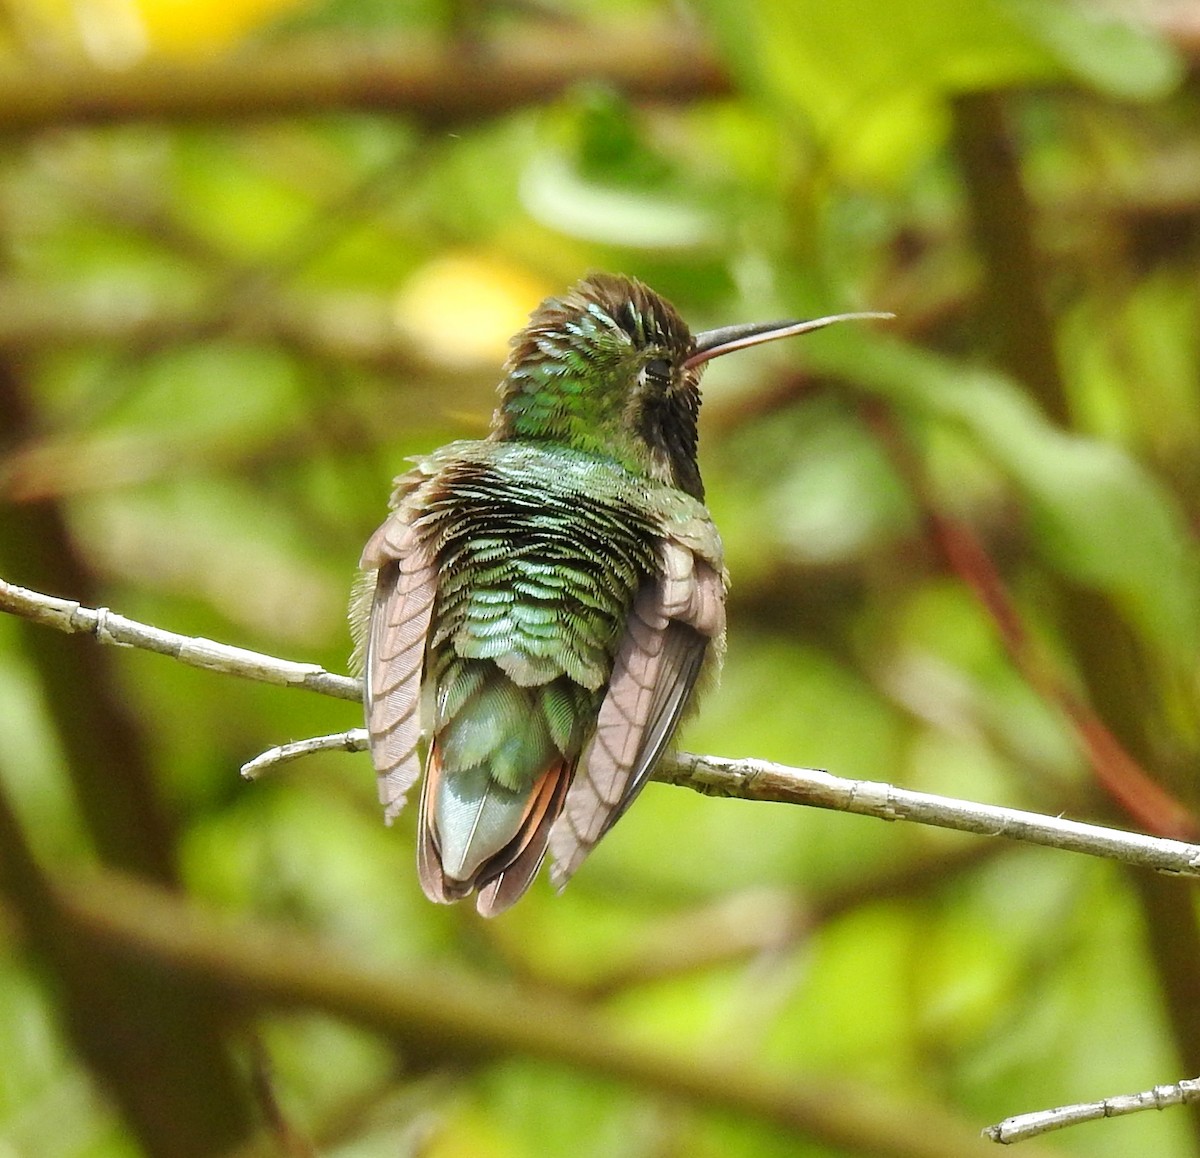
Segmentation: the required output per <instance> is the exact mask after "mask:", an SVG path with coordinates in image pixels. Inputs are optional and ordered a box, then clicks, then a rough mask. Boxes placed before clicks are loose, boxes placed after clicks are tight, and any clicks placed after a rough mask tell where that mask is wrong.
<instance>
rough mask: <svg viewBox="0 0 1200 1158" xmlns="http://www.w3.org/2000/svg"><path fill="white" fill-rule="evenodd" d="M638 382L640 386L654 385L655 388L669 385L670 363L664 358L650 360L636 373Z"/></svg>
mask: <svg viewBox="0 0 1200 1158" xmlns="http://www.w3.org/2000/svg"><path fill="white" fill-rule="evenodd" d="M638 382H639V383H640V384H641V385H642V386H648V385H649V384H650V383H654V385H656V386H669V385H670V384H671V363H670V362H669V361H667V359H666V358H651V359H650V360H649V361H648V362H646V363H645V364H644V365H643V366H642V368H641V370H640V371H639V372H638Z"/></svg>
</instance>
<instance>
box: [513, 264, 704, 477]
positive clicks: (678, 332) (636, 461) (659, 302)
mask: <svg viewBox="0 0 1200 1158" xmlns="http://www.w3.org/2000/svg"><path fill="white" fill-rule="evenodd" d="M694 348H695V340H694V338H693V337H692V333H691V331H690V330H689V329H688V327H687V325H686V323H685V322H684V321H683V319H682V318H681V317H680V316H679V314H678V313H676V312H675V309H674V307H673V306H672V305H671V304H670V303H669V302H667V301H666V300H665V299H663V298H661V297H659V295H658V294H656V293H655V292H654V291H653V290H652V289H650V288H649V287H648V286H645V285H643V284H642V283H641V282H640V281H636V280H634V279H633V278H627V277H618V276H615V275H612V274H592V275H591V276H590V277H588V278H585V279H584V280H583V281H581V282H579V283H578V284H577V285H576V286H575V287H574V288H573V289H571V290H570V292H568V293H567V294H566V295H565V296H563V297H561V298H549V299H547V300H546V301H544V302H543V303H542V304H541V305H540V306H538V308H537V309H536V310H535V311H534V312H533V314H532V315H531V316H530V319H529V324H528V325H527V326H526V327H525V329H523V330H522V331H521V332H520V333H519V334H518V335H517V336H516V337H515V338H514V339H513V343H512V352H511V353H510V354H509V357H508V361H507V363H506V364H505V377H504V380H503V382H502V383H501V385H500V405H499V407H498V408H497V410H496V414H495V418H494V419H493V425H492V437H493V438H494V439H497V440H508V439H523V440H535V441H537V440H542V441H549V442H556V443H560V444H562V445H565V446H569V447H571V448H573V449H575V450H581V451H584V452H586V453H589V454H594V455H597V456H598V457H602V458H609V459H613V460H615V461H616V462H618V463H620V464H621V465H622V466H624V467H625V468H626V469H627V470H629V471H631V472H633V473H634V474H639V475H644V476H648V477H650V478H654V479H657V480H659V481H661V482H664V483H668V484H670V485H672V486H676V487H678V488H679V489H680V490H684V491H687V492H688V493H689V494H691V495H694V496H695V497H696V498H698V499H703V497H704V488H703V484H702V483H701V481H700V471H699V468H698V467H697V465H696V440H697V431H696V420H697V417H698V415H699V411H700V388H699V381H700V367H699V366H695V367H689V366H687V365H685V363H686V362H687V359H688V357H689V356H690V355H691V354H692V352H693V350H694Z"/></svg>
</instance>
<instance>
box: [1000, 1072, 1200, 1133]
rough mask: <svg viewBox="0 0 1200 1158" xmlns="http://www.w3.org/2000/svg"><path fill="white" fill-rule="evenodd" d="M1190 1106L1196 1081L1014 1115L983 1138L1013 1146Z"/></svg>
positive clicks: (1198, 1093)
mask: <svg viewBox="0 0 1200 1158" xmlns="http://www.w3.org/2000/svg"><path fill="white" fill-rule="evenodd" d="M1192 1103H1196V1104H1200V1078H1185V1079H1184V1080H1183V1081H1181V1082H1173V1083H1172V1084H1171V1085H1166V1086H1155V1087H1154V1088H1153V1089H1152V1090H1143V1091H1142V1092H1141V1093H1137V1094H1117V1095H1116V1096H1115V1097H1112V1098H1105V1099H1104V1100H1103V1101H1100V1102H1077V1103H1075V1104H1074V1105H1070V1106H1058V1107H1057V1108H1056V1109H1053V1110H1034V1111H1032V1112H1031V1113H1028V1114H1016V1115H1014V1116H1013V1117H1011V1118H1005V1119H1004V1121H1003V1122H998V1123H997V1124H996V1125H995V1126H988V1127H987V1129H986V1130H984V1131H983V1136H984V1137H985V1138H990V1139H991V1140H992V1141H993V1142H999V1143H1000V1144H1001V1145H1002V1146H1008V1145H1011V1144H1012V1143H1013V1142H1024V1141H1025V1139H1026V1138H1036V1137H1037V1136H1038V1135H1039V1134H1049V1133H1050V1131H1051V1130H1061V1129H1062V1128H1063V1127H1064V1126H1077V1125H1078V1124H1079V1123H1080V1122H1094V1121H1096V1119H1097V1118H1119V1117H1120V1116H1121V1115H1122V1114H1140V1113H1141V1112H1142V1111H1143V1110H1165V1109H1166V1108H1167V1107H1168V1106H1184V1105H1189V1104H1192Z"/></svg>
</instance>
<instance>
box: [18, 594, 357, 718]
mask: <svg viewBox="0 0 1200 1158" xmlns="http://www.w3.org/2000/svg"><path fill="white" fill-rule="evenodd" d="M0 611H7V612H9V613H10V614H12V615H19V616H21V617H22V618H23V619H30V620H32V621H33V622H34V623H40V624H42V626H44V627H53V628H55V629H57V630H58V631H65V632H67V633H68V634H70V633H73V632H82V633H83V634H85V635H94V636H95V637H96V639H97V640H98V641H99V642H100V643H109V644H113V645H115V646H117V647H140V648H142V649H143V650H145V651H155V652H158V653H159V654H160V655H169V656H171V657H172V659H177V660H179V662H180V663H186V664H188V665H189V666H190V667H202V668H207V669H208V670H210V671H219V672H224V673H225V674H226V675H234V676H240V677H241V678H242V679H248V680H260V681H262V682H263V683H268V684H288V685H291V686H293V687H301V688H307V689H308V690H309V691H312V692H320V693H321V695H324V696H333V697H334V698H335V699H340V700H359V699H361V698H362V688H361V686H360V685H359V683H358V681H357V680H353V679H351V678H350V677H349V676H340V675H334V674H333V673H332V672H328V671H326V670H325V669H324V668H323V667H321V666H320V665H319V664H315V663H296V662H294V661H293V660H287V659H277V658H276V657H275V656H273V655H264V654H263V653H262V652H258V651H248V650H246V649H245V648H242V647H232V646H230V645H229V644H227V643H217V642H216V641H215V640H212V639H204V638H202V637H200V636H187V635H177V634H176V633H175V632H173V631H163V630H162V629H161V628H159V627H151V626H150V625H149V624H146V623H138V622H137V620H134V619H126V618H125V616H123V615H117V614H116V613H115V612H112V611H109V609H108V608H107V607H83V606H82V605H81V604H79V603H76V602H75V601H74V600H71V599H57V598H55V597H54V596H52V595H43V594H41V592H38V591H30V590H28V589H27V588H25V587H17V586H16V585H15V584H12V583H7V582H5V581H4V580H3V579H0Z"/></svg>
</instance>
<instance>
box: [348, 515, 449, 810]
mask: <svg viewBox="0 0 1200 1158" xmlns="http://www.w3.org/2000/svg"><path fill="white" fill-rule="evenodd" d="M362 566H363V567H364V568H367V569H375V570H376V571H377V575H376V579H375V596H374V599H373V601H372V604H371V615H370V621H369V623H368V627H367V633H366V654H365V657H364V665H363V675H364V681H365V684H364V687H365V690H364V697H363V703H364V706H365V708H366V718H367V733H368V735H369V737H370V748H371V762H372V763H373V764H374V765H375V775H376V777H377V778H378V783H379V800H380V803H381V804H383V806H384V819H385V820H386V821H387V822H388V823H389V824H390V823H391V822H392V820H393V819H394V818H395V816H396V815H397V814H398V813H399V812H400V810H401V809H402V808H403V807H404V799H405V795H406V793H407V792H408V790H409V789H410V788H411V787H412V786H413V784H414V783H416V780H417V778H418V776H420V774H421V761H420V756H419V755H418V752H417V741H418V740H419V739H420V736H421V730H422V729H421V680H422V672H423V669H424V666H425V644H426V640H427V637H428V635H429V622H430V618H431V616H432V614H433V600H434V595H435V593H436V590H437V571H436V568H435V566H434V559H433V555H432V552H431V551H430V550H429V548H428V547H426V546H425V545H424V544H423V543H422V541H421V538H420V536H419V535H418V534H417V532H416V529H415V528H414V527H413V526H412V524H411V522H410V521H409V512H408V510H407V508H406V507H405V506H404V505H401V506H400V507H399V508H398V509H397V510H396V511H394V512H393V513H392V514H391V515H390V516H389V517H388V519H387V521H386V522H385V523H384V524H383V526H381V527H380V528H379V530H378V531H376V532H375V534H374V535H373V536H372V537H371V539H370V541H369V542H368V543H367V546H366V548H365V550H364V551H363V557H362Z"/></svg>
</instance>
